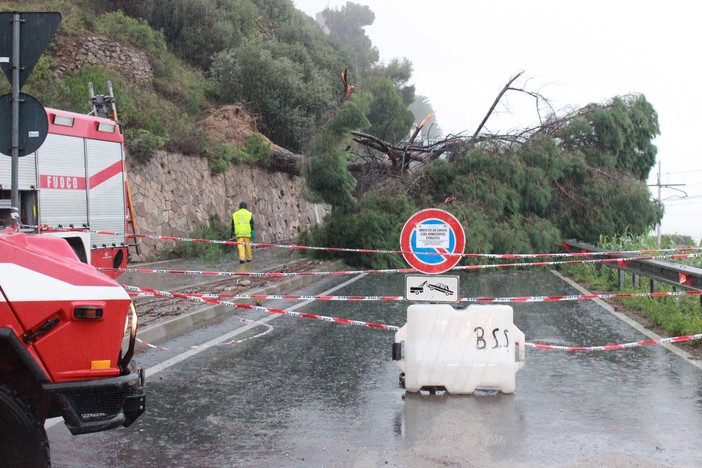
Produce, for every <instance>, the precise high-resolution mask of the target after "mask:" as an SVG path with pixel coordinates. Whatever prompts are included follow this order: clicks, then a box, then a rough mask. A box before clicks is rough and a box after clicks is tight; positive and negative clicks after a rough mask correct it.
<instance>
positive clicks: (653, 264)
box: [563, 239, 702, 292]
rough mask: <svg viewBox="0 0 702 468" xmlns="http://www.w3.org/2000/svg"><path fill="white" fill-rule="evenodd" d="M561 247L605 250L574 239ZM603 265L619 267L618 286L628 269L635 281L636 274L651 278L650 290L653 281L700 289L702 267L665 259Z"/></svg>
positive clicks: (571, 249)
mask: <svg viewBox="0 0 702 468" xmlns="http://www.w3.org/2000/svg"><path fill="white" fill-rule="evenodd" d="M563 247H565V248H566V250H569V251H579V252H606V250H604V249H600V248H599V247H596V246H594V245H592V244H587V243H584V242H578V241H577V240H575V239H568V240H566V241H563ZM629 256H631V255H629ZM608 257H609V258H625V257H626V255H608ZM605 265H607V266H610V267H613V268H617V269H619V271H620V279H619V284H620V286H621V285H622V284H623V280H622V277H621V272H622V271H628V272H631V273H633V274H634V275H635V276H634V282H636V281H637V280H636V275H640V276H645V277H647V278H651V280H652V281H651V292H654V291H655V290H656V286H655V281H660V282H662V283H667V284H670V285H673V286H674V287H675V288H681V289H686V290H690V291H702V268H698V267H694V266H690V265H682V264H680V263H674V262H669V261H665V260H632V261H627V262H624V263H621V264H619V263H618V264H613V263H606V264H605Z"/></svg>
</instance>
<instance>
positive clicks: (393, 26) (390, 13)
mask: <svg viewBox="0 0 702 468" xmlns="http://www.w3.org/2000/svg"><path fill="white" fill-rule="evenodd" d="M293 1H294V3H295V5H296V6H297V8H298V9H300V10H302V11H304V12H305V13H307V14H308V15H310V16H312V17H314V15H315V13H317V12H319V11H322V10H323V9H324V8H325V7H327V6H328V7H330V8H339V7H341V6H342V5H344V4H345V3H346V1H345V0H344V1H338V0H293ZM355 3H359V4H361V5H368V6H369V7H370V9H371V10H373V12H374V13H375V22H374V23H373V25H372V26H370V27H368V28H366V33H367V34H368V36H369V37H370V38H371V40H372V41H373V44H374V45H375V46H376V47H377V48H378V50H379V51H380V58H381V61H383V62H388V61H389V60H390V59H392V58H395V57H398V58H401V57H406V58H408V59H409V60H410V61H411V62H412V64H413V66H414V73H413V79H412V83H413V84H414V85H415V86H416V92H417V94H420V95H424V96H427V97H428V98H429V101H430V102H431V104H432V106H433V107H434V110H435V111H436V118H437V121H438V123H439V125H440V126H441V128H442V129H443V130H444V132H445V133H458V132H468V133H471V132H472V131H474V130H475V128H476V127H477V125H478V124H479V123H480V121H481V120H482V118H483V116H484V115H485V113H486V112H487V110H488V109H489V107H490V105H491V103H492V101H493V100H494V99H495V97H496V96H497V93H498V92H499V91H500V89H501V88H502V87H503V86H504V85H505V83H506V82H507V81H508V80H509V78H510V77H511V76H513V75H515V74H516V73H518V72H520V71H524V75H523V76H524V77H525V78H526V79H527V81H526V86H527V88H528V89H529V90H531V91H538V92H540V93H541V94H543V95H544V96H545V97H547V98H549V99H550V100H551V103H552V104H553V106H554V107H555V108H556V109H565V108H569V107H581V106H583V105H585V104H588V103H591V102H597V103H602V102H605V101H607V100H608V99H610V98H612V97H614V96H618V95H624V94H629V93H642V94H644V95H645V96H646V98H647V99H648V101H649V102H650V103H651V104H652V105H653V107H654V108H655V109H656V111H657V112H658V117H659V123H660V126H661V136H660V137H658V138H657V139H656V141H655V144H656V146H658V161H660V163H661V168H662V178H661V183H662V184H685V186H682V187H675V188H676V189H679V190H682V191H684V193H686V194H687V198H686V199H680V198H676V197H677V196H684V193H682V192H677V191H675V190H674V189H673V188H663V189H662V197H661V198H662V199H663V200H664V203H665V205H666V215H665V218H664V219H663V223H662V225H663V227H662V231H663V233H675V232H677V233H680V234H689V235H691V236H693V238H694V239H695V240H696V241H697V242H699V241H700V238H702V158H700V156H699V153H701V152H702V150H701V149H700V148H699V143H698V141H697V140H699V139H700V136H699V135H700V131H699V130H700V127H702V125H701V124H702V84H700V83H699V82H698V80H699V78H700V76H699V71H700V70H702V67H701V66H700V61H702V51H701V50H700V46H701V45H702V40H701V39H702V28H701V27H700V26H699V21H700V18H701V15H700V13H701V12H702V6H698V4H697V3H696V2H682V1H676V0H670V1H662V0H658V1H651V0H639V1H633V0H616V1H612V0H588V1H582V0H580V1H563V0H529V1H526V0H470V1H448V0H436V1H433V2H431V1H429V2H428V1H419V0H365V1H364V0H357V1H356V2H355ZM520 83H522V84H524V83H525V80H522V81H521V82H520ZM499 110H500V111H501V113H500V114H499V116H498V117H497V118H496V117H493V118H491V119H490V121H488V124H487V127H488V129H490V130H493V131H494V130H508V129H511V128H515V127H521V126H523V125H526V124H529V123H533V122H534V121H535V120H536V114H535V112H534V111H533V106H530V105H527V101H526V100H525V99H524V98H520V97H518V96H515V95H512V96H511V97H509V98H508V100H507V106H506V107H505V106H503V107H501V108H500V109H499ZM656 179H657V167H656V168H655V169H654V170H652V171H651V176H650V177H649V184H655V183H656ZM651 190H652V194H653V196H654V197H657V195H658V189H657V188H655V187H652V188H651Z"/></svg>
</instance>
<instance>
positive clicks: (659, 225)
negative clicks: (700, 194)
mask: <svg viewBox="0 0 702 468" xmlns="http://www.w3.org/2000/svg"><path fill="white" fill-rule="evenodd" d="M648 186H649V187H658V203H661V188H663V187H665V188H668V187H684V186H685V184H661V162H660V161H658V181H657V182H656V183H655V184H648ZM673 190H679V189H673ZM679 191H682V190H679ZM683 193H685V192H683ZM685 196H687V193H685ZM656 239H657V241H658V247H660V246H661V223H660V222H659V223H658V227H657V228H656Z"/></svg>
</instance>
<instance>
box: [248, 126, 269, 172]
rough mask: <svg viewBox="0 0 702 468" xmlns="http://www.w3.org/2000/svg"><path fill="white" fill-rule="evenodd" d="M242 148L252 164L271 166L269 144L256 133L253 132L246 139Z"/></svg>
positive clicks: (264, 166)
mask: <svg viewBox="0 0 702 468" xmlns="http://www.w3.org/2000/svg"><path fill="white" fill-rule="evenodd" d="M242 150H243V152H244V153H246V154H247V155H249V157H250V158H251V160H252V161H253V163H254V164H256V165H258V166H260V167H263V168H266V169H267V168H269V167H270V166H271V145H270V143H268V142H266V140H264V139H263V137H261V135H259V134H258V133H253V134H251V135H250V136H249V137H248V138H247V139H246V143H244V147H243V148H242Z"/></svg>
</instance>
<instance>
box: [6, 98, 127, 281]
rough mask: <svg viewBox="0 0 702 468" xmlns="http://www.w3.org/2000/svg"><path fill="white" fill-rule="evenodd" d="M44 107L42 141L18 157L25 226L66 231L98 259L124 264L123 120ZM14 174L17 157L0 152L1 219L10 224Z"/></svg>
mask: <svg viewBox="0 0 702 468" xmlns="http://www.w3.org/2000/svg"><path fill="white" fill-rule="evenodd" d="M46 113H47V116H48V119H49V129H48V134H47V137H46V140H45V141H44V144H43V145H42V146H41V147H40V148H39V149H38V150H37V151H36V152H34V153H33V154H31V155H27V156H25V157H22V158H20V159H19V184H18V185H19V194H20V196H19V201H20V218H21V223H22V225H23V228H22V229H23V231H31V232H41V233H43V234H48V235H51V236H55V237H62V238H64V239H66V241H67V242H68V243H69V245H70V246H71V248H72V249H73V251H74V252H75V253H76V255H77V256H78V258H80V259H81V260H82V261H83V262H86V263H90V264H92V265H93V266H96V267H104V268H122V267H124V266H126V263H127V257H128V244H127V238H126V233H127V228H128V225H127V220H128V209H127V194H126V192H125V187H126V181H125V170H124V151H123V143H124V137H123V135H122V133H121V132H120V129H119V126H118V125H117V123H116V122H115V121H113V120H110V119H108V118H102V117H97V116H90V115H82V114H76V113H72V112H66V111H62V110H57V109H49V108H47V109H46ZM10 176H11V158H9V157H4V156H0V219H3V220H6V223H7V224H9V216H10V208H11V207H10V198H11V197H10V195H11V194H10V186H11V178H10ZM95 231H103V232H107V233H113V234H98V233H95Z"/></svg>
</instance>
